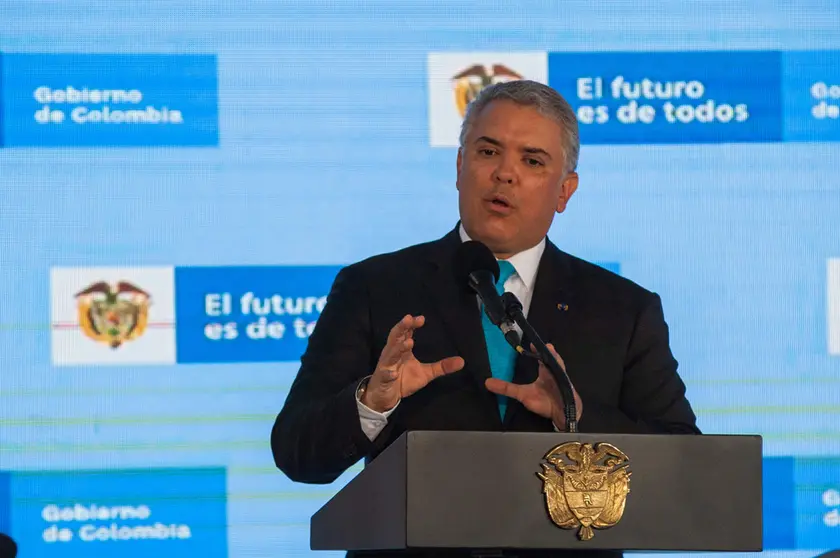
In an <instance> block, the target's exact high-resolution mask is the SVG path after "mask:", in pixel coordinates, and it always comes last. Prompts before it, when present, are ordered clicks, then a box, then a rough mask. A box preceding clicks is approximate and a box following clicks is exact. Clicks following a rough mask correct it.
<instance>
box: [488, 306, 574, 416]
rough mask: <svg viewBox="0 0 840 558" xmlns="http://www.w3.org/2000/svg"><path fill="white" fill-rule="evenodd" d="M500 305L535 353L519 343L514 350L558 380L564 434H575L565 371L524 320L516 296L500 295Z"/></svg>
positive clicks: (571, 396) (568, 381)
mask: <svg viewBox="0 0 840 558" xmlns="http://www.w3.org/2000/svg"><path fill="white" fill-rule="evenodd" d="M502 303H504V306H505V313H506V314H507V315H508V317H509V318H511V319H512V320H513V321H514V322H515V323H516V325H518V326H519V327H520V328H521V329H522V333H524V334H525V337H526V338H528V339H531V341H532V342H533V344H534V347H536V349H537V352H536V353H532V352H531V351H527V350H525V348H523V347H522V344H521V343H517V345H516V346H515V347H514V348H515V349H516V351H517V352H519V353H520V354H523V355H526V356H530V357H532V358H535V359H537V360H538V361H540V362H542V363H543V364H545V365H546V366H547V367H548V369H549V370H550V371H551V372H552V373H553V374H554V377H555V378H556V379H557V380H558V383H557V387H558V388H560V394H561V395H562V396H563V414H564V415H565V416H566V432H572V433H574V432H577V431H578V430H577V409H576V405H575V395H574V391H573V390H572V381H571V380H570V379H569V376H568V375H567V374H566V371H565V370H563V367H562V366H560V363H559V362H557V359H555V358H554V355H552V354H551V351H549V350H548V346H546V344H545V343H544V342H543V340H542V339H541V338H540V336H539V334H538V333H537V332H536V330H535V329H534V328H533V327H532V326H531V324H530V323H528V320H527V319H525V314H524V313H523V312H522V303H521V302H519V299H518V298H516V295H515V294H513V293H510V292H506V293H504V294H503V295H502ZM505 337H507V336H505Z"/></svg>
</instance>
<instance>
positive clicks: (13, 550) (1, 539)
mask: <svg viewBox="0 0 840 558" xmlns="http://www.w3.org/2000/svg"><path fill="white" fill-rule="evenodd" d="M17 551H18V548H17V544H15V541H14V540H12V538H11V537H8V536H6V535H4V534H3V533H0V558H15V556H17Z"/></svg>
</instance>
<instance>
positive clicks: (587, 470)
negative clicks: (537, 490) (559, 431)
mask: <svg viewBox="0 0 840 558" xmlns="http://www.w3.org/2000/svg"><path fill="white" fill-rule="evenodd" d="M544 460H545V462H544V463H540V465H541V466H542V468H543V470H544V472H542V473H537V476H538V477H540V478H541V479H542V481H543V494H545V501H546V506H547V507H548V514H549V515H550V516H551V521H553V522H554V524H555V525H557V526H558V527H561V528H563V529H575V528H578V527H579V528H580V530H579V532H578V537H579V538H580V539H581V540H583V541H588V540H590V539H591V538H592V537H593V536H594V532H593V528H594V529H606V528H609V527H612V526H613V525H615V524H616V523H618V522H619V520H620V519H621V516H622V515H623V514H624V504H625V501H626V499H627V494H628V493H629V492H630V471H629V470H628V467H629V459H628V457H627V456H626V455H625V454H624V452H622V451H621V450H620V449H618V448H616V447H615V446H613V445H611V444H607V443H600V444H595V447H594V448H593V446H592V444H582V443H580V442H566V443H564V444H560V445H559V446H556V447H554V448H552V449H551V450H550V451H549V452H548V453H546V454H545V457H544Z"/></svg>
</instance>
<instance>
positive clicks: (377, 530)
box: [310, 431, 762, 552]
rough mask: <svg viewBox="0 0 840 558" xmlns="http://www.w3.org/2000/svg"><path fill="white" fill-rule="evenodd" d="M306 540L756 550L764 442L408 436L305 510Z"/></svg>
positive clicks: (331, 544) (424, 546)
mask: <svg viewBox="0 0 840 558" xmlns="http://www.w3.org/2000/svg"><path fill="white" fill-rule="evenodd" d="M586 524H588V527H587V525H586ZM584 539H588V540H584ZM310 547H311V548H312V550H402V549H416V550H435V549H440V550H450V549H469V550H505V549H519V550H540V549H542V550H549V549H556V550H562V549H573V550H623V551H733V552H735V551H737V552H757V551H761V550H762V440H761V437H760V436H729V435H720V436H717V435H646V434H644V435H643V434H568V433H520V432H423V431H412V432H407V433H404V434H403V435H402V436H400V437H399V438H398V439H397V440H395V441H394V442H393V443H392V444H391V445H390V446H389V447H388V448H386V449H385V450H384V451H383V452H382V453H381V454H379V456H377V457H376V459H374V460H373V461H371V462H370V463H369V464H368V465H367V466H366V467H365V468H364V469H363V470H362V472H361V473H359V474H358V475H357V476H356V477H355V478H353V479H352V480H351V481H350V482H349V483H348V484H347V485H346V486H345V487H344V488H343V489H342V490H340V491H339V492H338V493H337V494H335V496H334V497H333V498H332V499H330V500H329V501H328V502H327V503H326V504H325V505H324V506H323V507H322V508H321V509H320V510H318V511H317V512H316V513H315V514H314V515H313V516H312V519H311V530H310Z"/></svg>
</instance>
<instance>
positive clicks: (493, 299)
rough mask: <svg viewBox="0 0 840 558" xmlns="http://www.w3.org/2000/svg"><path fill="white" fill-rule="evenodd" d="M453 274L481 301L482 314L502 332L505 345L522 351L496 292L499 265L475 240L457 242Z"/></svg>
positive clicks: (489, 252)
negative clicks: (458, 244)
mask: <svg viewBox="0 0 840 558" xmlns="http://www.w3.org/2000/svg"><path fill="white" fill-rule="evenodd" d="M455 273H456V275H457V277H458V283H459V284H461V285H464V284H466V285H467V287H469V288H470V289H471V290H472V291H474V292H475V293H476V294H477V295H478V298H479V299H481V303H482V306H483V307H484V313H485V314H487V317H488V318H489V319H490V322H491V323H492V324H493V325H494V326H496V327H498V328H499V329H501V330H502V333H503V334H504V336H505V340H506V341H507V342H508V344H510V346H511V347H513V348H514V349H516V350H517V351H518V352H522V346H521V345H522V343H521V341H520V339H519V332H518V331H516V327H515V325H514V322H513V321H512V320H511V318H510V316H508V314H507V312H505V307H504V304H502V299H501V297H500V296H499V293H498V292H497V291H496V281H498V280H499V262H497V261H496V258H495V256H493V253H492V252H491V251H490V249H489V248H488V247H487V246H485V245H484V244H482V243H481V242H478V241H476V240H469V241H467V242H463V243H461V245H460V246H459V247H458V251H457V253H456V257H455Z"/></svg>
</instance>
